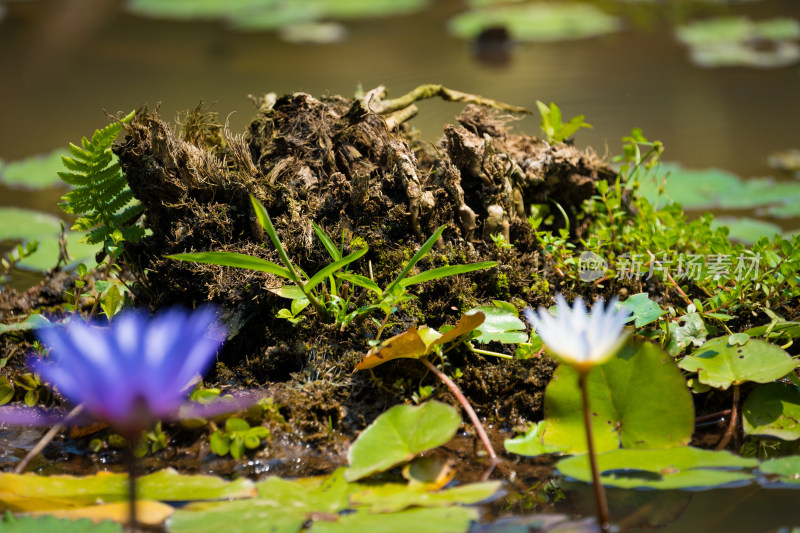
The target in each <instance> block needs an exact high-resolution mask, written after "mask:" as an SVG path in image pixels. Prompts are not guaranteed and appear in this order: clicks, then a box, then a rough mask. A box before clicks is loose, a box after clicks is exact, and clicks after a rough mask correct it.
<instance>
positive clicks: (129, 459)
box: [125, 441, 138, 533]
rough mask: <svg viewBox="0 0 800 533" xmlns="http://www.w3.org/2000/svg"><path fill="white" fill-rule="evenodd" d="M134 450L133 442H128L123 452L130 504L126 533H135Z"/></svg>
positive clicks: (134, 443) (134, 444)
mask: <svg viewBox="0 0 800 533" xmlns="http://www.w3.org/2000/svg"><path fill="white" fill-rule="evenodd" d="M135 448H136V442H135V441H129V442H128V448H127V449H126V450H125V461H126V463H127V467H128V502H129V503H130V513H129V514H128V533H136V532H137V531H138V529H137V528H136V524H137V518H136V454H135V452H134V449H135Z"/></svg>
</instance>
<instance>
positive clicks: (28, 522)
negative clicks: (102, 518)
mask: <svg viewBox="0 0 800 533" xmlns="http://www.w3.org/2000/svg"><path fill="white" fill-rule="evenodd" d="M0 531H2V532H3V533H47V532H55V531H57V532H58V533H122V531H123V530H122V526H121V525H120V524H116V523H114V522H109V521H106V522H100V523H99V524H95V523H93V522H92V521H91V520H87V519H83V520H69V519H63V518H56V517H54V516H39V517H33V516H20V517H15V516H13V515H12V514H11V513H10V512H6V515H5V517H4V518H3V520H0Z"/></svg>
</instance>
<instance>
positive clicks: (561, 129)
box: [536, 100, 592, 143]
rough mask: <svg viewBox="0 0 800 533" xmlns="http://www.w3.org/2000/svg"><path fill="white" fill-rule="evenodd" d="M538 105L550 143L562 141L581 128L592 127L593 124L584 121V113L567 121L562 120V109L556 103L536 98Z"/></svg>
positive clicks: (544, 131)
mask: <svg viewBox="0 0 800 533" xmlns="http://www.w3.org/2000/svg"><path fill="white" fill-rule="evenodd" d="M536 106H537V107H538V108H539V113H541V115H542V124H541V127H542V132H543V133H544V134H545V136H546V137H547V142H549V143H560V142H564V141H566V140H567V139H568V138H569V137H571V136H572V135H573V134H574V133H575V132H576V131H578V130H579V129H581V128H590V129H591V128H592V125H591V124H587V123H586V122H584V121H583V119H584V118H585V117H584V116H583V115H578V116H577V117H572V118H571V119H569V120H568V121H567V122H566V123H564V122H562V121H561V109H559V108H558V106H557V105H556V104H554V103H553V102H550V106H549V107H548V106H547V104H545V103H544V102H541V101H539V100H536Z"/></svg>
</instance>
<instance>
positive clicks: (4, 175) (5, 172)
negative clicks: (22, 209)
mask: <svg viewBox="0 0 800 533" xmlns="http://www.w3.org/2000/svg"><path fill="white" fill-rule="evenodd" d="M62 155H69V152H67V151H66V150H61V149H59V150H54V151H53V152H50V153H49V154H41V155H37V156H33V157H28V158H26V159H21V160H19V161H10V162H7V163H4V164H0V183H2V184H4V185H7V186H10V187H24V188H28V189H44V188H47V187H53V186H56V185H64V182H62V181H61V178H60V177H58V172H60V171H63V170H64V165H63V164H62V163H61V156H62Z"/></svg>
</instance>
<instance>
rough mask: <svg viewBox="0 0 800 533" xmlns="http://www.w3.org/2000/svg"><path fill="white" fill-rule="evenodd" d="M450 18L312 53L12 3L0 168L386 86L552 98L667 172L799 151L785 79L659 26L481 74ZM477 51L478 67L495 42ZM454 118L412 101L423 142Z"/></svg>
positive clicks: (204, 26) (735, 165) (105, 13)
mask: <svg viewBox="0 0 800 533" xmlns="http://www.w3.org/2000/svg"><path fill="white" fill-rule="evenodd" d="M461 8H462V7H461V5H460V4H459V3H456V2H439V3H434V5H433V6H432V7H431V8H430V9H429V10H427V11H423V12H420V13H417V14H414V15H407V16H401V17H395V18H389V19H376V20H367V21H357V22H356V21H354V22H348V23H347V24H348V28H349V30H350V31H349V39H348V40H346V41H345V42H343V43H339V44H333V45H326V46H317V45H304V44H289V43H285V42H283V41H281V40H279V38H278V37H277V36H276V35H274V34H272V33H236V32H234V31H232V30H229V29H227V28H226V27H225V26H224V25H223V24H221V23H213V22H206V23H185V22H169V21H155V20H150V19H143V18H137V17H134V16H132V15H129V14H127V13H126V12H124V11H123V10H121V9H120V4H119V3H111V2H107V0H70V1H64V0H47V1H44V0H36V1H31V2H24V3H12V4H11V5H10V6H9V9H8V13H7V16H6V18H5V20H4V21H2V22H0V28H1V29H2V31H0V65H2V67H3V70H4V71H5V73H6V74H7V75H6V76H4V83H3V84H2V86H0V99H2V101H3V102H4V103H5V105H4V106H3V115H4V116H3V120H2V121H0V157H2V158H4V159H7V160H8V159H16V158H20V157H23V156H27V155H31V154H34V153H38V152H44V151H47V150H50V149H52V148H55V147H59V146H63V145H64V142H65V141H66V140H75V139H77V138H79V137H80V136H82V135H84V134H86V132H90V131H93V130H94V128H96V127H98V126H100V125H102V124H104V123H105V119H106V117H105V115H104V112H103V110H106V111H108V112H111V113H113V112H116V111H119V110H129V109H131V108H133V107H136V106H138V105H141V104H144V103H147V104H150V105H151V106H155V105H157V104H158V103H159V102H160V103H161V109H162V112H163V114H164V116H165V117H167V118H170V117H172V116H174V114H175V113H176V112H177V111H179V110H183V109H186V108H189V107H192V106H194V105H195V104H196V103H197V102H198V101H199V100H200V99H203V100H205V101H213V102H217V103H216V109H217V110H218V111H219V112H220V114H221V115H222V116H226V115H227V114H228V113H230V112H232V111H236V114H234V115H233V116H232V117H231V125H232V127H233V128H234V129H241V128H243V127H244V125H245V124H246V122H247V120H248V119H249V118H250V116H251V115H252V109H251V107H250V104H249V103H248V101H247V99H246V96H247V94H250V93H254V94H257V93H262V92H268V91H277V92H279V93H280V92H288V91H296V90H303V91H307V92H311V93H314V94H325V93H340V94H345V95H349V94H352V92H353V90H354V89H355V87H356V84H358V83H362V84H363V85H364V86H365V87H366V88H369V87H373V86H376V85H378V84H386V85H387V86H388V87H389V88H390V90H391V91H392V94H395V95H397V94H400V93H401V92H405V91H407V90H410V89H411V88H413V87H415V86H417V85H419V84H422V83H431V82H434V83H442V84H445V85H446V86H450V87H453V88H457V89H460V90H464V91H468V92H472V93H477V94H485V95H489V96H491V97H494V98H496V99H499V100H501V101H507V102H510V103H514V104H519V105H524V106H527V107H530V108H534V107H535V105H534V104H535V101H536V100H537V99H539V100H542V101H555V102H556V103H558V104H559V105H560V106H561V108H562V109H563V110H564V112H565V114H566V115H569V116H573V115H576V114H585V115H586V117H587V121H588V122H590V123H591V124H593V125H594V126H595V129H594V130H592V131H582V132H581V133H580V134H579V135H578V137H577V140H578V142H579V143H580V144H582V145H592V146H594V147H595V148H596V149H597V150H598V151H599V152H601V153H603V152H604V151H605V150H606V149H608V150H609V151H610V152H615V151H618V150H619V146H620V142H619V139H620V137H622V136H623V135H625V134H627V133H628V132H629V131H630V129H631V128H632V127H633V126H640V127H642V128H643V129H644V131H645V133H646V134H647V135H648V136H649V137H651V138H658V139H661V140H663V141H665V143H666V146H667V153H666V157H668V158H669V159H672V160H679V161H682V162H683V163H684V164H686V165H687V166H693V167H706V166H719V167H723V168H726V169H729V170H733V171H735V172H738V173H740V174H742V175H745V176H748V175H765V174H769V173H770V172H771V171H770V170H769V168H768V167H767V165H766V158H767V157H768V155H769V154H770V153H772V152H773V151H775V150H776V149H785V148H788V147H792V146H797V145H800V136H798V133H797V131H798V130H797V128H796V124H797V123H798V122H799V121H800V105H799V104H798V101H797V98H796V95H797V94H800V69H798V68H797V67H789V68H783V69H776V70H753V69H742V68H729V69H714V70H703V69H699V68H697V67H694V66H692V65H691V64H690V62H689V59H688V55H687V52H686V50H685V49H684V48H682V47H681V45H679V44H678V43H677V42H676V41H675V39H674V37H673V35H672V30H671V28H670V26H669V24H668V23H667V21H659V20H656V21H650V22H651V25H650V26H649V27H648V28H647V29H636V28H633V27H629V28H628V29H627V30H625V31H623V32H622V33H619V34H614V35H610V36H607V37H601V38H596V39H589V40H583V41H575V42H568V43H553V44H525V43H519V44H517V45H516V46H514V49H513V52H512V54H511V55H510V56H508V58H507V60H506V64H505V65H503V64H502V61H500V64H499V65H498V61H492V65H491V66H488V65H487V63H486V62H485V61H480V60H479V59H477V58H476V57H475V56H474V47H473V45H472V44H471V43H468V42H464V41H460V40H457V39H454V38H452V37H450V36H448V35H447V34H446V33H445V31H446V30H445V28H446V23H447V20H448V19H449V18H450V16H452V15H453V14H455V13H457V12H458V11H460V10H461ZM732 10H734V8H729V9H728V11H732ZM734 12H735V13H740V12H742V13H743V12H749V13H753V14H754V16H755V17H766V16H774V15H775V14H776V13H782V14H785V15H789V16H795V17H800V2H795V1H792V0H788V1H787V0H784V1H779V0H769V1H765V2H758V3H753V4H747V5H743V6H737V7H736V8H735V10H734ZM498 43H499V45H500V48H497V45H498ZM491 46H492V47H494V48H492V50H493V51H494V52H492V53H493V54H494V53H495V52H496V51H497V50H499V49H503V50H504V49H505V48H504V47H505V46H506V43H504V42H503V41H502V40H500V41H497V40H494V41H492V42H491ZM485 50H486V48H484V51H485ZM490 51H491V50H490ZM494 55H495V58H496V57H501V56H502V54H501V55H500V56H498V55H497V54H494ZM9 73H13V75H8V74H9ZM459 109H460V106H457V105H454V104H446V103H442V102H430V103H427V104H424V108H423V112H422V113H421V117H420V118H419V119H417V120H416V124H417V126H418V127H420V128H421V129H422V130H423V133H424V135H425V136H426V137H427V138H429V139H431V140H433V139H436V138H437V137H438V136H439V134H440V132H441V125H442V124H443V123H445V122H449V121H452V119H453V116H454V115H455V114H457V113H458V111H459ZM537 122H538V119H536V118H529V119H525V120H524V121H522V123H521V124H520V125H519V127H520V128H523V129H524V130H525V131H527V132H531V133H535V132H537V131H538V124H537Z"/></svg>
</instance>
